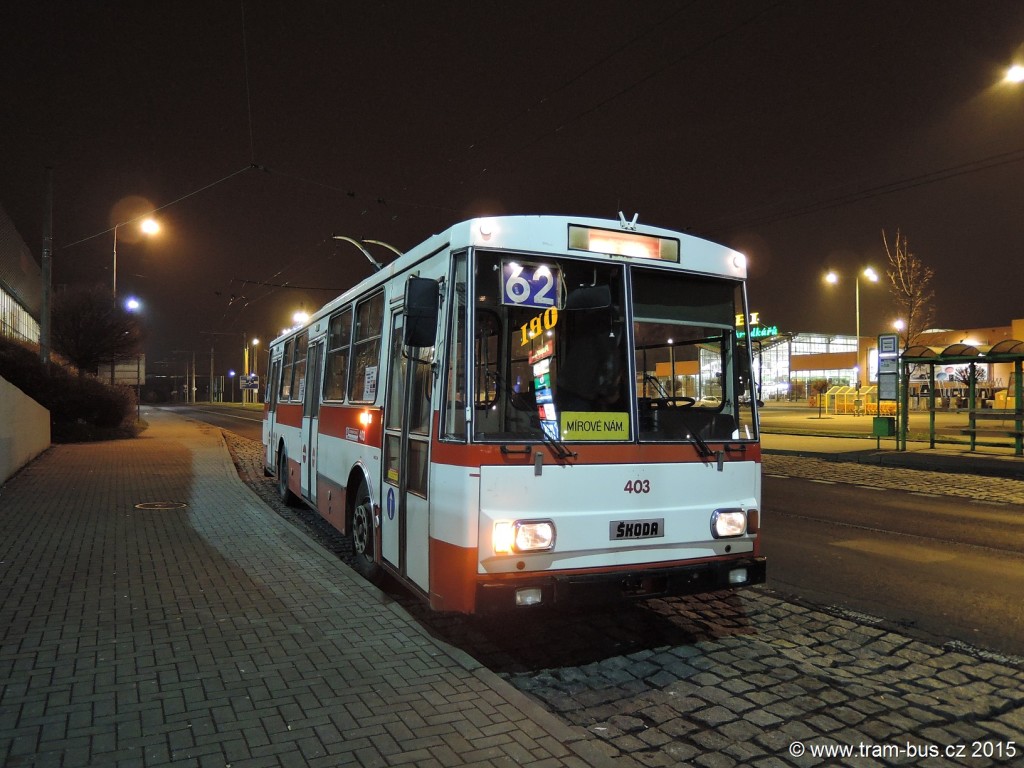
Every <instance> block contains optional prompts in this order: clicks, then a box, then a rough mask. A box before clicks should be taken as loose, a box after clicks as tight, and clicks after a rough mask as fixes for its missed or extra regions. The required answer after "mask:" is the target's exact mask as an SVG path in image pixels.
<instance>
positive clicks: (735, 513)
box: [711, 509, 747, 539]
mask: <svg viewBox="0 0 1024 768" xmlns="http://www.w3.org/2000/svg"><path fill="white" fill-rule="evenodd" d="M746 528H747V515H746V513H745V512H744V511H743V510H742V509H716V510H715V511H714V512H713V513H712V514H711V535H712V536H714V537H715V538H716V539H727V538H729V537H731V536H742V535H743V532H744V531H745V530H746Z"/></svg>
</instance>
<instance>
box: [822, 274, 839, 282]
mask: <svg viewBox="0 0 1024 768" xmlns="http://www.w3.org/2000/svg"><path fill="white" fill-rule="evenodd" d="M825 282H826V283H829V284H830V285H835V284H836V283H838V282H839V275H837V274H836V273H835V272H829V273H828V274H827V275H825Z"/></svg>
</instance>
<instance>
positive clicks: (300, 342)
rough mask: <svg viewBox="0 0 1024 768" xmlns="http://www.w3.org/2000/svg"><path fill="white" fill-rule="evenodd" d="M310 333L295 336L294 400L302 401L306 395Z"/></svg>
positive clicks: (292, 396) (292, 398)
mask: <svg viewBox="0 0 1024 768" xmlns="http://www.w3.org/2000/svg"><path fill="white" fill-rule="evenodd" d="M308 341H309V335H308V334H306V333H301V334H299V335H298V336H296V337H295V367H294V372H293V373H292V395H291V400H292V402H296V401H297V402H300V403H301V402H302V399H303V398H304V397H305V395H306V345H307V343H308Z"/></svg>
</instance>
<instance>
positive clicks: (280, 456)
mask: <svg viewBox="0 0 1024 768" xmlns="http://www.w3.org/2000/svg"><path fill="white" fill-rule="evenodd" d="M277 495H278V496H279V497H280V498H281V501H283V502H284V503H285V504H287V505H288V506H292V505H293V504H295V503H296V502H297V501H298V499H297V498H296V496H295V494H294V493H292V492H291V489H290V488H289V487H288V452H287V451H286V450H285V449H284V446H283V445H282V446H281V450H280V451H278V452H277Z"/></svg>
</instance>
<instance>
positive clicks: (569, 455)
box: [531, 419, 576, 459]
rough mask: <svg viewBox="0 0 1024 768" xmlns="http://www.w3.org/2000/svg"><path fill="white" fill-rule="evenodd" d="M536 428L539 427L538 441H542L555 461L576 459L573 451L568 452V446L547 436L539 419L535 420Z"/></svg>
mask: <svg viewBox="0 0 1024 768" xmlns="http://www.w3.org/2000/svg"><path fill="white" fill-rule="evenodd" d="M531 426H532V425H531ZM537 426H538V427H540V439H541V440H543V441H544V444H545V445H547V447H548V448H550V449H551V452H552V453H553V454H555V458H556V459H575V458H576V452H575V451H571V450H569V446H567V445H566V444H565V443H563V442H562V441H561V440H558V439H557V438H554V437H552V436H551V435H549V434H548V432H547V430H546V429H544V425H542V424H541V423H540V419H538V420H537Z"/></svg>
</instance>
